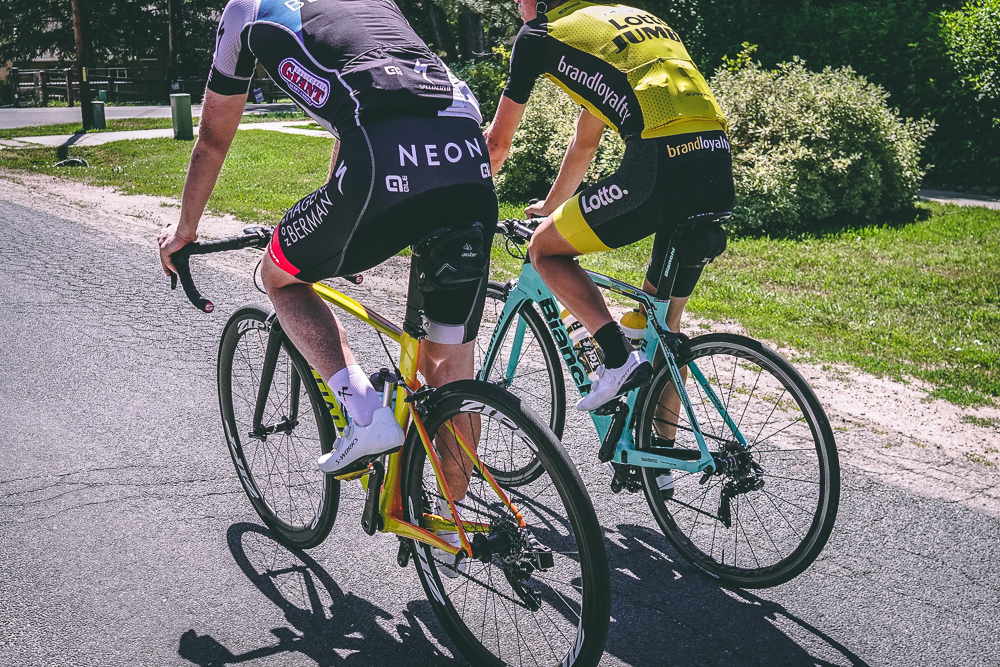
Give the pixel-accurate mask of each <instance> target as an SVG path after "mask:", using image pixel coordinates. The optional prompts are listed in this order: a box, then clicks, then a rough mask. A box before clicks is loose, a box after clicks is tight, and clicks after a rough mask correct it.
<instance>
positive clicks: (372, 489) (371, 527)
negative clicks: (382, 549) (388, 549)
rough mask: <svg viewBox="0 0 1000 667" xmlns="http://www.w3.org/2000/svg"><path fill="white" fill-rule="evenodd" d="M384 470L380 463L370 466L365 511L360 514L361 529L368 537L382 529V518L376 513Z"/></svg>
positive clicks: (376, 462)
mask: <svg viewBox="0 0 1000 667" xmlns="http://www.w3.org/2000/svg"><path fill="white" fill-rule="evenodd" d="M384 477H385V468H383V467H382V462H381V461H375V462H374V463H373V464H372V472H371V476H370V477H369V478H368V493H367V494H366V496H365V511H364V512H363V513H362V514H361V527H362V528H363V529H364V531H365V532H366V533H368V534H369V535H374V534H375V533H376V532H377V531H378V530H380V529H381V528H382V516H381V515H380V514H379V511H378V504H379V503H378V501H379V495H380V494H381V492H382V479H383V478H384Z"/></svg>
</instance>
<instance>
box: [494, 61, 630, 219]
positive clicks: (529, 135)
mask: <svg viewBox="0 0 1000 667" xmlns="http://www.w3.org/2000/svg"><path fill="white" fill-rule="evenodd" d="M579 117H580V106H579V105H578V104H576V103H575V102H573V100H571V99H570V98H569V95H567V94H566V93H565V92H563V91H562V90H560V89H559V88H557V87H556V85H555V84H553V83H551V82H550V81H549V80H548V79H539V80H538V82H537V83H536V84H535V89H534V90H533V91H532V93H531V99H530V100H528V106H527V108H526V109H525V111H524V118H523V119H522V120H521V126H520V127H519V128H518V130H517V132H516V133H515V134H514V139H513V141H512V143H511V148H510V155H509V156H508V157H507V162H505V163H504V167H503V169H502V170H501V171H500V174H499V175H498V176H497V177H496V179H495V181H496V184H497V193H498V194H499V195H500V198H501V199H504V200H507V201H525V200H527V199H529V198H531V197H539V198H541V197H544V196H545V195H546V194H548V191H549V187H550V186H551V185H552V181H554V180H555V178H556V174H558V173H559V166H560V165H561V164H562V159H563V156H564V155H565V154H566V147H567V146H569V140H570V137H572V136H573V132H574V131H575V130H576V121H577V119H578V118H579ZM624 152H625V145H624V144H623V143H622V141H621V139H619V138H618V135H617V134H616V133H615V132H613V131H611V130H606V131H605V132H604V138H603V139H602V140H601V145H600V147H598V149H597V155H595V156H594V161H593V162H592V163H591V165H590V169H589V170H588V171H587V175H586V177H585V179H584V180H585V182H587V183H593V182H595V181H598V180H600V179H601V178H604V177H605V176H610V175H611V174H612V173H613V172H614V171H615V169H617V168H618V165H619V164H620V163H621V158H622V154H623V153H624Z"/></svg>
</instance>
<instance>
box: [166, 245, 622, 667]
mask: <svg viewBox="0 0 1000 667" xmlns="http://www.w3.org/2000/svg"><path fill="white" fill-rule="evenodd" d="M244 231H245V233H244V234H243V235H241V236H236V237H232V238H229V239H224V240H222V241H215V242H209V243H199V244H189V245H188V246H185V248H184V249H183V251H182V252H180V253H176V254H175V255H174V256H173V259H174V263H175V265H176V266H177V268H178V271H179V273H180V278H181V282H182V283H183V284H184V289H185V292H186V293H187V295H188V298H189V299H190V300H191V301H192V303H194V304H195V306H197V307H199V308H200V309H202V310H205V311H206V312H211V310H212V309H213V306H212V304H211V302H209V301H208V300H207V299H204V298H203V297H202V296H201V295H200V294H199V293H198V291H197V289H196V288H195V286H194V283H193V281H192V279H191V275H190V270H189V267H188V256H189V255H192V254H205V253H209V252H220V251H224V250H231V249H236V248H248V247H255V248H263V247H265V246H266V244H267V241H268V239H269V238H270V234H269V230H267V229H266V228H261V227H257V228H248V229H246V230H244ZM414 284H415V278H414V275H413V272H412V270H411V279H410V292H409V297H408V300H407V315H406V318H405V320H404V325H403V327H402V328H400V327H398V326H396V325H394V324H393V323H391V322H390V321H388V320H387V319H386V318H384V317H382V316H380V315H378V314H377V313H375V312H373V311H372V310H369V309H368V308H366V307H365V306H363V305H361V304H360V303H358V302H357V301H355V300H354V299H352V298H350V297H348V296H346V295H344V294H342V293H340V292H338V291H337V290H335V289H333V288H331V287H329V286H328V285H325V284H322V283H317V284H315V285H314V289H315V290H316V292H317V294H319V295H320V296H321V297H322V298H323V299H324V300H326V301H328V302H329V303H330V304H332V305H333V306H336V307H337V308H340V309H341V310H343V311H345V312H347V313H349V314H350V315H352V316H354V317H356V318H357V319H359V320H360V321H362V322H364V323H365V324H367V325H369V326H371V327H373V328H374V329H375V330H376V331H377V332H378V334H379V336H380V337H382V336H384V337H387V338H389V339H391V340H393V341H395V342H397V343H398V344H399V346H400V355H399V362H398V364H396V363H395V360H393V359H392V355H390V354H389V349H388V347H387V346H386V347H385V350H386V355H387V357H389V359H390V364H389V365H390V366H391V368H384V369H382V370H381V371H380V372H379V373H378V374H377V377H374V378H373V379H374V380H375V386H376V387H381V388H382V390H383V402H384V404H385V405H392V406H394V409H395V415H396V418H397V419H398V421H399V423H400V425H401V426H403V428H404V429H407V437H406V441H405V443H404V445H403V448H402V449H401V450H400V451H398V452H395V453H392V454H389V455H387V456H384V457H382V459H380V460H379V461H376V462H374V463H373V464H371V465H370V466H369V467H368V468H367V469H366V470H363V471H360V472H356V473H354V474H353V475H348V476H345V478H351V479H354V478H357V479H359V480H360V482H361V483H362V485H363V486H364V488H365V492H366V499H365V505H364V511H363V514H362V519H361V523H362V527H363V528H364V530H365V532H367V533H368V534H369V535H374V534H375V532H377V531H381V532H388V533H394V534H396V535H397V536H398V537H399V552H398V555H397V562H398V563H399V565H400V566H401V567H406V566H407V565H408V563H409V562H410V560H411V557H412V560H414V561H415V564H416V569H417V573H418V575H419V578H420V581H421V583H422V585H423V587H424V592H425V594H426V595H427V598H428V599H429V601H430V603H431V606H432V608H433V609H434V611H435V613H436V614H437V615H438V618H439V619H440V620H441V623H442V624H443V625H444V627H445V630H446V631H447V632H448V634H449V636H450V637H451V639H452V640H453V641H454V642H455V644H456V645H457V647H458V648H459V650H460V651H461V652H462V653H463V654H464V655H465V657H466V658H468V659H469V660H470V661H471V662H472V663H473V664H476V665H503V664H517V665H522V664H533V665H534V664H538V665H543V664H549V665H579V666H584V665H596V664H597V663H598V662H599V661H600V658H601V655H602V654H603V652H604V645H605V642H606V639H607V632H608V625H609V616H610V580H609V574H608V563H607V555H606V553H605V549H604V538H603V534H602V532H601V528H600V525H599V523H598V520H597V516H596V514H595V513H594V508H593V505H592V504H591V501H590V497H589V496H588V495H587V492H586V488H585V487H584V484H583V481H582V480H581V478H580V475H579V473H578V472H577V470H576V468H575V466H574V465H573V463H572V461H571V460H570V459H569V457H568V456H567V454H566V452H565V450H564V449H563V448H562V446H561V445H560V444H559V442H558V440H556V438H555V436H554V435H553V434H552V432H551V431H550V430H549V429H548V427H546V426H545V425H544V423H543V422H542V421H541V420H539V418H538V417H537V416H535V415H534V413H532V412H531V411H530V410H528V409H526V408H525V407H524V406H522V405H521V401H520V400H519V399H517V398H516V397H514V396H513V395H512V394H510V393H508V392H506V391H505V390H503V389H501V388H499V387H496V386H492V385H490V384H488V383H485V382H477V381H473V380H463V381H459V382H453V383H450V384H448V385H445V386H444V387H439V388H436V389H433V388H430V387H422V386H421V385H420V382H419V380H418V378H417V360H418V359H419V355H420V340H421V334H422V321H423V320H422V316H421V312H420V310H419V295H418V294H417V291H416V290H415V288H414ZM383 345H385V343H384V340H383ZM218 388H219V407H220V410H221V412H222V421H223V428H224V430H225V437H226V442H227V444H228V447H229V451H230V454H231V455H232V459H233V463H234V464H235V466H236V471H237V474H238V475H239V479H240V482H241V483H242V485H243V489H244V491H245V492H246V495H247V497H248V498H249V499H250V503H251V504H252V505H253V507H254V509H255V510H256V511H257V514H258V515H259V516H260V518H261V519H262V520H263V521H264V523H265V524H266V525H267V526H268V528H270V530H271V532H272V535H273V536H274V538H275V539H276V540H278V541H280V542H282V543H283V544H285V545H287V546H290V547H294V548H301V549H305V548H310V547H315V546H317V545H319V544H320V543H322V542H323V540H324V539H325V538H326V537H327V535H328V534H329V532H330V530H331V528H332V526H333V523H334V520H335V518H336V514H337V506H338V502H339V497H340V489H339V485H340V480H338V479H334V478H333V477H332V476H327V475H324V474H323V473H322V472H320V471H319V470H318V468H317V465H316V458H317V457H318V456H319V455H320V454H321V453H325V452H328V451H330V449H331V447H332V445H333V443H334V440H335V439H336V437H337V434H338V432H339V431H341V430H342V429H343V428H344V427H345V426H346V425H347V423H348V419H349V418H350V416H349V415H348V414H346V413H345V411H344V409H343V407H342V406H341V405H340V404H339V403H338V402H337V400H336V397H335V395H334V393H333V392H331V391H330V389H329V387H327V386H326V383H325V382H324V381H323V379H322V378H321V377H320V376H319V375H318V374H317V373H316V372H315V371H314V370H313V369H311V368H310V367H309V365H308V364H307V363H306V361H305V359H304V358H303V357H302V355H301V354H300V353H299V352H298V351H297V350H296V349H295V347H294V346H293V345H292V343H291V341H290V340H289V339H288V337H287V336H286V335H285V334H284V332H283V331H282V328H281V325H280V322H279V321H278V320H277V318H276V317H275V316H274V314H273V313H267V312H265V311H264V310H263V309H261V308H257V307H244V308H241V309H239V310H237V311H236V312H235V313H233V315H232V316H231V317H230V318H229V321H228V322H227V324H226V326H225V329H224V330H223V333H222V340H221V343H220V345H219V358H218ZM444 456H450V457H455V460H457V461H460V462H461V463H462V464H463V465H464V466H465V469H466V470H468V471H469V473H470V484H469V492H468V494H467V496H466V497H465V499H464V500H463V501H461V502H456V500H455V498H454V497H453V496H452V494H451V492H450V491H449V489H448V485H447V483H446V482H445V479H444V477H443V476H442V474H441V457H444ZM525 458H534V459H537V460H538V461H539V462H540V464H541V468H542V473H541V474H540V475H539V476H538V477H537V478H536V479H535V480H534V481H532V482H531V483H529V484H523V485H519V486H517V487H516V488H512V487H509V486H504V485H503V484H501V483H498V482H497V479H503V478H504V474H503V473H507V474H508V475H509V473H510V471H513V470H516V469H517V468H518V467H519V466H520V465H522V463H521V462H522V461H523V460H524V459H525ZM451 517H458V520H454V519H452V518H451ZM445 531H448V532H452V533H455V532H457V533H458V536H459V542H460V544H459V545H458V546H452V545H451V544H449V542H447V541H445V540H443V539H442V538H441V537H440V536H439V535H438V533H440V532H445Z"/></svg>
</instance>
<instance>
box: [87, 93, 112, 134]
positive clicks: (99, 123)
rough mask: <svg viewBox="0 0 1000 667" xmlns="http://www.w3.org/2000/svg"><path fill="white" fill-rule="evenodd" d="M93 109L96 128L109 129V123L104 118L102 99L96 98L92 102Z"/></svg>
mask: <svg viewBox="0 0 1000 667" xmlns="http://www.w3.org/2000/svg"><path fill="white" fill-rule="evenodd" d="M90 106H91V109H93V111H92V112H91V114H92V115H93V117H94V126H93V127H94V129H95V130H106V129H108V124H107V122H106V121H105V120H104V102H101V101H100V100H94V101H93V102H91V103H90Z"/></svg>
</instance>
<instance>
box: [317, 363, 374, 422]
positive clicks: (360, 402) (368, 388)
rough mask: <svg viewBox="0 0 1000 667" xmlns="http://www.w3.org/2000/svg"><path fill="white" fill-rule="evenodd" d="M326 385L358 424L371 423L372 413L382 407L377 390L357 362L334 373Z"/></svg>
mask: <svg viewBox="0 0 1000 667" xmlns="http://www.w3.org/2000/svg"><path fill="white" fill-rule="evenodd" d="M327 386H328V387H330V391H332V392H333V393H334V394H336V395H337V400H338V401H340V403H341V405H343V406H344V407H346V408H347V414H348V415H350V417H351V419H352V420H353V421H354V422H356V423H357V424H358V426H368V425H369V424H371V423H372V415H373V414H374V413H375V411H376V410H378V409H379V408H381V407H382V399H381V398H379V395H378V392H376V391H375V387H373V386H372V383H371V382H369V381H368V376H367V375H366V374H365V372H364V371H363V370H361V366H358V365H357V364H352V365H351V366H348V367H347V368H343V369H341V370H339V371H337V372H336V373H334V374H333V377H331V378H330V381H329V382H328V383H327Z"/></svg>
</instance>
